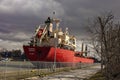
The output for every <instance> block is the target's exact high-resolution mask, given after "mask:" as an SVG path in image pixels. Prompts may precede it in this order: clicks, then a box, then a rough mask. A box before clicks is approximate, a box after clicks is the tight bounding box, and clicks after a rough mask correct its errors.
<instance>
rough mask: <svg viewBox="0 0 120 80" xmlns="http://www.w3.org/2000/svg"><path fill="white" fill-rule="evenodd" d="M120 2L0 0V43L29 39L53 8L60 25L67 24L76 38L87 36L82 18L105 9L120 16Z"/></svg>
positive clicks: (50, 14) (95, 0)
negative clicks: (60, 20)
mask: <svg viewBox="0 0 120 80" xmlns="http://www.w3.org/2000/svg"><path fill="white" fill-rule="evenodd" d="M119 3H120V1H119V0H114V1H113V0H0V39H1V44H0V46H2V45H7V44H8V43H9V42H12V43H14V42H15V43H16V44H18V43H19V44H20V43H21V42H24V41H27V40H29V38H30V37H31V36H32V34H33V32H34V30H35V27H36V26H37V25H39V24H41V23H44V20H45V19H46V18H47V17H48V16H53V15H52V12H53V11H56V15H55V16H56V17H58V18H60V19H62V22H61V26H62V28H65V27H68V28H69V30H70V32H71V33H73V34H74V35H76V36H77V37H78V38H81V37H82V38H85V37H86V36H88V34H87V31H86V30H85V28H84V26H83V24H85V23H86V21H85V20H86V19H87V18H89V17H93V16H96V15H98V14H100V13H101V12H104V11H113V13H114V14H115V16H116V17H119V16H120V11H119V7H120V5H119ZM11 47H13V45H12V44H11ZM13 48H14V47H13Z"/></svg>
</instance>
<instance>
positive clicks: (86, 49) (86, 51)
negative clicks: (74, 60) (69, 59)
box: [85, 45, 87, 56]
mask: <svg viewBox="0 0 120 80" xmlns="http://www.w3.org/2000/svg"><path fill="white" fill-rule="evenodd" d="M85 56H87V45H86V46H85Z"/></svg>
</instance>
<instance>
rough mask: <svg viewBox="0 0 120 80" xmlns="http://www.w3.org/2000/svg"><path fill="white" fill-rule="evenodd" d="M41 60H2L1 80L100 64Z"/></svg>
mask: <svg viewBox="0 0 120 80" xmlns="http://www.w3.org/2000/svg"><path fill="white" fill-rule="evenodd" d="M53 65H54V62H40V61H25V60H24V61H0V80H20V79H25V78H27V77H32V76H45V75H47V74H51V73H54V72H60V71H68V70H71V69H81V68H85V67H90V66H93V65H98V64H90V63H71V62H56V65H55V66H53Z"/></svg>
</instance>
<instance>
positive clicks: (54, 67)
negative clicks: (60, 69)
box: [53, 33, 57, 71]
mask: <svg viewBox="0 0 120 80" xmlns="http://www.w3.org/2000/svg"><path fill="white" fill-rule="evenodd" d="M54 36H55V41H54V45H55V53H54V64H53V71H55V69H56V48H57V44H56V42H57V35H56V33H55V34H54Z"/></svg>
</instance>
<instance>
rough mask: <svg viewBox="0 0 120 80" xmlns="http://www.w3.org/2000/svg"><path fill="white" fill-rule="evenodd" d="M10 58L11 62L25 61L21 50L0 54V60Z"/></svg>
mask: <svg viewBox="0 0 120 80" xmlns="http://www.w3.org/2000/svg"><path fill="white" fill-rule="evenodd" d="M2 58H11V59H12V60H24V59H27V58H26V55H25V54H24V53H22V51H21V50H12V51H7V50H6V51H2V52H0V59H2Z"/></svg>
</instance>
